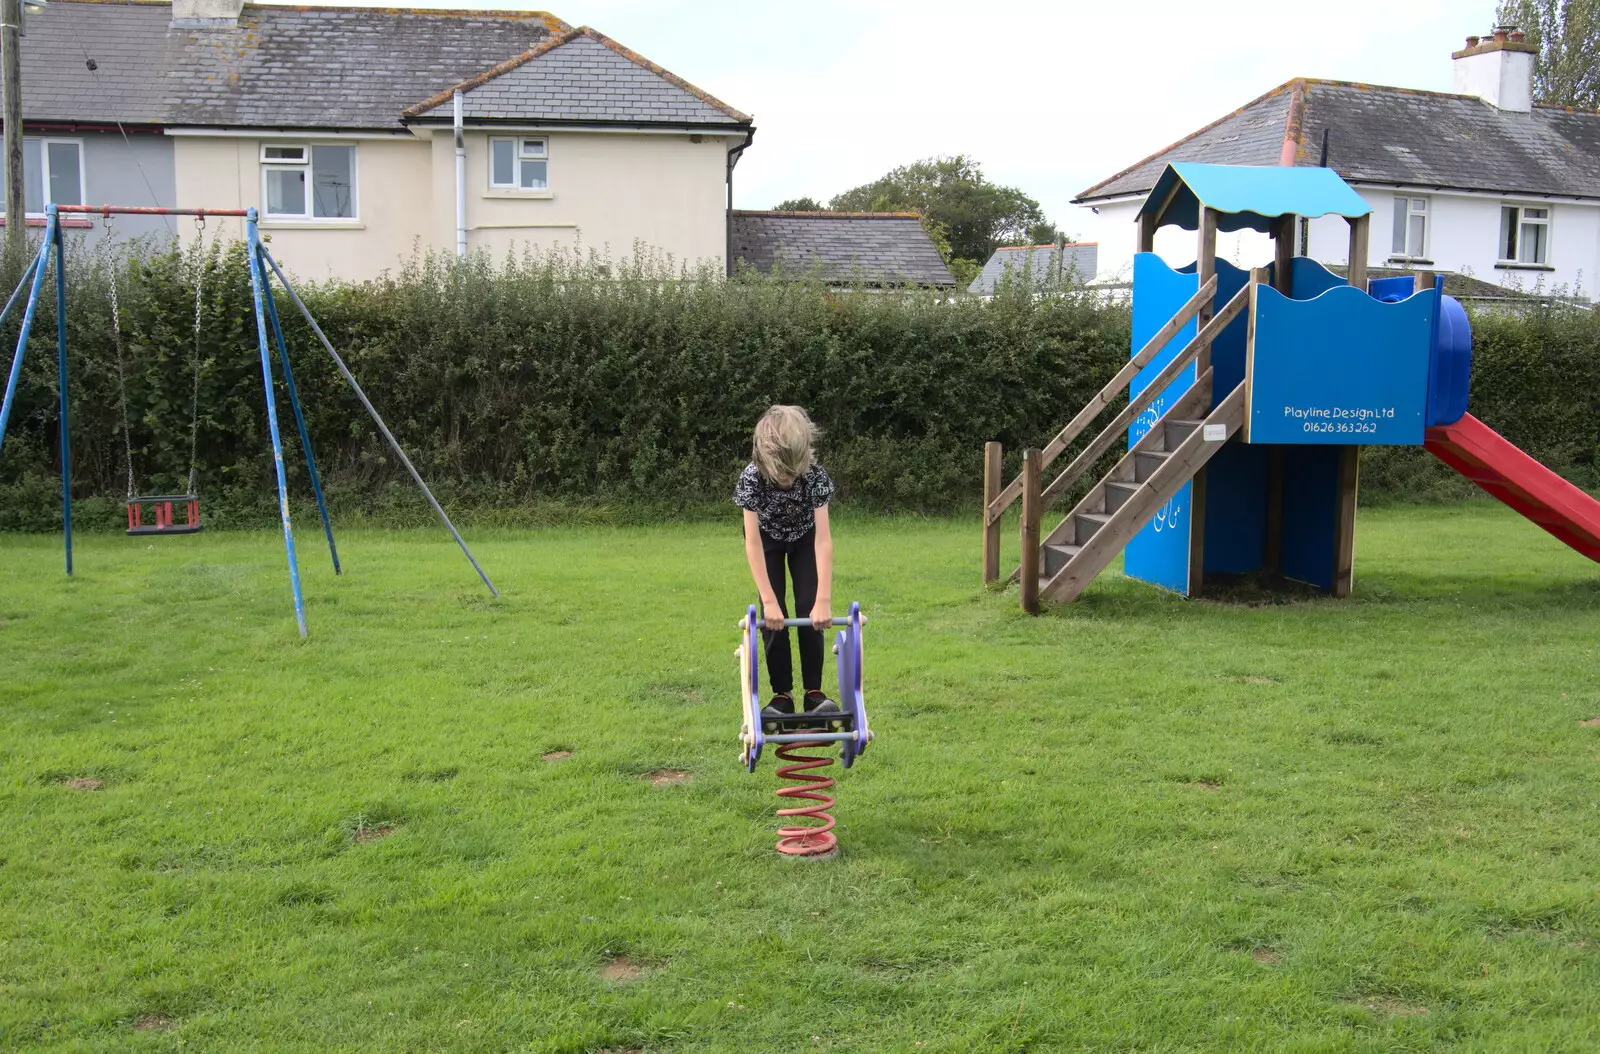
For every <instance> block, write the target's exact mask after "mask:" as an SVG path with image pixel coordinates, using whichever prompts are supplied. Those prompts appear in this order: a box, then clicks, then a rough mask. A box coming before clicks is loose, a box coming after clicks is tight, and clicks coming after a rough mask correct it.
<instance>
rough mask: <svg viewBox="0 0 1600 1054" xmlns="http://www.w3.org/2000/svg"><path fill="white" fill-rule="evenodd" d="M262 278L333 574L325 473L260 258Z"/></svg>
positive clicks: (334, 552)
mask: <svg viewBox="0 0 1600 1054" xmlns="http://www.w3.org/2000/svg"><path fill="white" fill-rule="evenodd" d="M257 265H258V266H260V268H261V276H262V280H263V289H262V292H263V297H262V299H263V301H264V302H265V303H266V305H267V320H268V321H269V322H271V323H272V336H273V339H274V340H276V341H277V344H278V359H279V360H280V361H281V362H282V363H283V381H284V387H285V388H287V389H288V390H289V406H290V408H291V409H292V410H294V423H295V427H296V428H298V429H299V430H300V449H301V450H303V451H305V455H306V471H307V472H308V473H309V474H310V476H311V492H312V493H313V494H315V495H316V496H317V512H318V513H319V514H321V516H322V533H323V534H325V535H327V536H328V554H329V555H330V556H332V557H333V573H334V574H336V575H337V574H342V573H343V572H342V571H341V570H340V569H339V547H338V546H337V545H335V544H334V543H333V522H332V521H331V520H329V519H328V503H327V501H326V500H324V498H323V496H322V476H321V475H320V474H319V473H318V472H317V459H316V457H315V456H314V455H313V454H312V453H311V433H310V431H308V430H307V429H306V415H305V412H304V410H302V409H301V406H300V392H299V389H297V388H296V387H295V384H294V368H293V367H292V366H290V365H289V345H288V344H287V343H285V341H284V339H283V324H282V322H280V321H279V319H278V304H277V300H276V299H275V298H274V297H273V295H272V282H271V281H270V280H268V279H267V277H266V273H267V269H266V265H265V264H262V263H261V262H260V261H259V260H258V261H257Z"/></svg>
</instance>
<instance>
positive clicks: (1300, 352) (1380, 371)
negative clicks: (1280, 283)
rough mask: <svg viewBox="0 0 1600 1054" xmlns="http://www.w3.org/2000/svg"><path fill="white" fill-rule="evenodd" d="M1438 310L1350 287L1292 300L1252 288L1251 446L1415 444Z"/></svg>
mask: <svg viewBox="0 0 1600 1054" xmlns="http://www.w3.org/2000/svg"><path fill="white" fill-rule="evenodd" d="M1435 303H1436V298H1435V297H1434V296H1433V294H1432V293H1431V292H1430V293H1424V294H1420V295H1417V296H1413V297H1411V298H1410V299H1408V300H1404V301H1401V302H1400V303H1382V302H1379V301H1377V300H1374V299H1373V298H1372V297H1370V296H1368V295H1367V294H1366V293H1364V292H1362V291H1360V290H1358V289H1351V288H1349V287H1343V288H1338V289H1330V290H1329V291H1327V292H1325V293H1323V294H1322V295H1321V296H1318V297H1316V298H1314V299H1311V300H1291V299H1289V298H1288V297H1286V296H1284V295H1283V294H1282V293H1280V292H1278V291H1277V290H1276V289H1273V288H1271V287H1270V286H1258V287H1257V288H1256V301H1255V317H1254V319H1253V320H1252V322H1253V323H1254V324H1253V327H1252V332H1253V333H1254V340H1253V341H1252V342H1251V346H1250V349H1249V365H1248V369H1249V373H1250V381H1251V387H1250V389H1249V391H1250V404H1249V414H1248V426H1249V433H1248V437H1247V439H1248V441H1249V442H1251V443H1313V444H1314V443H1332V444H1340V445H1345V444H1376V443H1387V444H1404V445H1413V444H1420V443H1421V442H1422V434H1423V431H1424V428H1425V425H1426V421H1425V416H1426V412H1427V401H1428V354H1429V343H1430V341H1431V338H1432V327H1433V312H1434V307H1435Z"/></svg>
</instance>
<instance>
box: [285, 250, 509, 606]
mask: <svg viewBox="0 0 1600 1054" xmlns="http://www.w3.org/2000/svg"><path fill="white" fill-rule="evenodd" d="M261 259H262V260H263V261H264V262H265V263H266V264H267V266H269V267H271V268H272V273H273V274H275V275H277V276H278V281H279V283H280V284H282V286H283V291H284V292H285V293H288V294H289V300H290V302H291V303H293V304H294V306H295V307H297V308H299V309H300V314H301V315H303V316H305V320H306V325H308V326H310V327H311V332H313V333H315V334H316V335H317V339H318V340H320V341H321V342H322V347H323V348H324V350H326V351H327V353H328V356H329V358H331V359H333V364H334V365H335V366H337V367H338V368H339V372H340V373H341V374H343V375H344V379H345V380H346V381H347V382H348V383H349V385H350V390H351V391H353V392H355V393H356V398H357V399H359V400H361V405H362V406H364V407H366V410H367V414H368V416H370V417H371V418H372V423H373V424H375V425H377V426H378V431H379V432H382V433H383V438H384V439H387V440H388V441H389V449H391V450H393V451H394V456H395V457H397V458H399V459H400V464H402V465H404V466H405V467H406V471H407V472H409V473H411V478H412V480H414V481H415V482H416V484H417V486H418V487H420V488H421V489H422V496H423V497H425V498H427V499H428V504H429V505H431V506H433V511H434V515H436V516H438V517H439V519H440V521H441V522H442V523H443V524H444V525H445V526H446V527H447V528H449V530H450V536H451V537H452V538H454V539H455V540H456V544H457V545H459V546H461V551H462V552H463V553H465V554H466V556H467V562H468V563H470V564H471V565H472V569H473V570H474V571H476V572H478V577H479V578H481V579H483V584H484V585H486V586H488V587H489V594H490V595H491V596H495V597H498V596H499V595H500V590H498V589H496V588H495V587H494V583H493V582H491V581H489V576H488V575H486V574H484V572H483V568H482V567H480V566H479V565H478V558H477V557H475V556H473V555H472V550H471V549H469V548H467V543H466V540H465V539H464V538H462V537H461V532H460V531H458V530H456V525H455V524H453V523H451V522H450V517H449V516H447V515H445V511H444V508H443V506H441V505H440V504H439V500H438V499H437V498H435V497H434V496H433V491H431V490H429V489H428V484H427V483H425V482H423V479H422V473H420V472H418V471H417V466H415V465H413V464H412V463H411V459H410V458H409V457H407V456H406V452H405V448H404V447H402V446H401V445H400V441H399V440H398V439H396V438H395V437H394V433H393V432H391V431H389V426H388V425H386V424H384V423H383V418H382V417H380V416H379V415H378V411H377V408H376V407H374V406H373V405H372V400H371V399H368V398H367V393H366V392H364V391H362V390H361V385H360V384H359V383H358V382H357V381H356V375H355V374H353V373H351V372H350V367H349V366H346V365H345V361H344V360H343V359H341V358H340V357H339V353H338V352H337V351H335V350H334V347H333V341H331V340H329V339H328V335H327V334H326V333H324V332H322V327H321V326H319V325H317V320H316V317H315V316H314V315H312V314H311V309H310V308H309V307H306V302H305V301H304V300H301V299H300V294H299V293H296V292H295V291H294V286H292V285H290V284H289V279H288V278H287V277H286V276H285V275H284V273H283V268H281V267H279V266H278V261H277V260H275V259H273V257H272V254H271V253H270V252H268V251H267V249H266V247H265V246H262V248H261Z"/></svg>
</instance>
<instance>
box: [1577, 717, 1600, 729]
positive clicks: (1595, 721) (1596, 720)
mask: <svg viewBox="0 0 1600 1054" xmlns="http://www.w3.org/2000/svg"><path fill="white" fill-rule="evenodd" d="M1578 727H1579V728H1600V717H1591V718H1589V720H1587V721H1579V722H1578Z"/></svg>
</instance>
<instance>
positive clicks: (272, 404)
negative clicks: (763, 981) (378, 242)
mask: <svg viewBox="0 0 1600 1054" xmlns="http://www.w3.org/2000/svg"><path fill="white" fill-rule="evenodd" d="M245 230H246V235H247V237H248V239H249V242H250V244H249V246H248V252H249V256H250V292H251V294H252V295H253V296H254V298H255V308H256V344H257V345H258V346H259V347H260V349H261V383H262V386H263V388H264V390H265V391H266V396H267V431H268V432H270V433H271V435H272V467H273V468H274V469H275V470H276V471H277V473H278V515H279V517H280V518H281V519H282V520H283V547H284V550H285V551H286V552H287V553H288V554H289V587H290V588H291V589H292V590H294V620H295V622H296V623H298V624H299V626H300V636H302V637H304V636H307V635H308V631H307V629H306V606H305V598H304V597H303V596H302V595H301V592H300V564H299V562H298V561H297V560H296V559H295V555H294V525H293V524H292V523H290V521H289V481H288V479H287V478H286V477H285V476H284V472H283V440H282V439H281V438H280V437H279V435H278V407H277V400H276V399H275V397H274V395H273V391H272V357H271V354H270V353H269V352H268V351H267V311H266V307H265V305H264V304H263V303H262V293H263V291H264V289H265V287H266V284H267V282H266V275H265V274H264V273H263V271H264V269H263V268H262V266H261V258H260V255H259V254H260V252H261V233H260V231H259V230H258V229H257V228H256V210H255V209H251V210H250V212H249V215H248V216H247V217H246V218H245Z"/></svg>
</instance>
